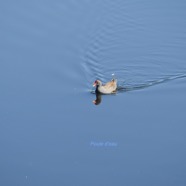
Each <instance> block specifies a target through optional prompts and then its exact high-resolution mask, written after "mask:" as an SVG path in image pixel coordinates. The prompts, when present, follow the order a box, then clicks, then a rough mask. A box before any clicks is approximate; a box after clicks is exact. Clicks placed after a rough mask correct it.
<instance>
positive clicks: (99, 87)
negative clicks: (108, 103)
mask: <svg viewBox="0 0 186 186" xmlns="http://www.w3.org/2000/svg"><path fill="white" fill-rule="evenodd" d="M93 86H94V87H96V93H101V94H113V93H116V90H117V79H112V80H111V81H109V82H107V83H106V84H105V85H103V84H102V82H101V81H100V80H96V81H95V82H94V84H93Z"/></svg>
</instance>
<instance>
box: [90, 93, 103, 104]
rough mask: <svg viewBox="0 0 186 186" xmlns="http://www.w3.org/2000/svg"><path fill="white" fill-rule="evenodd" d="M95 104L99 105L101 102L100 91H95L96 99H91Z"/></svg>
mask: <svg viewBox="0 0 186 186" xmlns="http://www.w3.org/2000/svg"><path fill="white" fill-rule="evenodd" d="M92 102H93V103H94V104H95V105H99V104H100V103H101V93H99V92H96V99H95V100H93V101H92Z"/></svg>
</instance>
